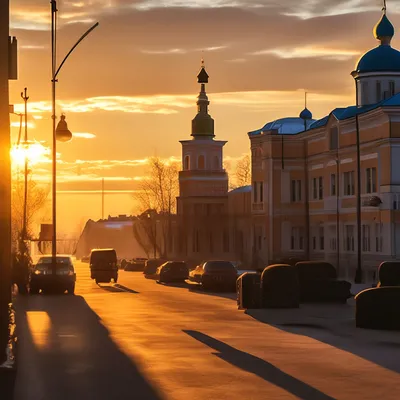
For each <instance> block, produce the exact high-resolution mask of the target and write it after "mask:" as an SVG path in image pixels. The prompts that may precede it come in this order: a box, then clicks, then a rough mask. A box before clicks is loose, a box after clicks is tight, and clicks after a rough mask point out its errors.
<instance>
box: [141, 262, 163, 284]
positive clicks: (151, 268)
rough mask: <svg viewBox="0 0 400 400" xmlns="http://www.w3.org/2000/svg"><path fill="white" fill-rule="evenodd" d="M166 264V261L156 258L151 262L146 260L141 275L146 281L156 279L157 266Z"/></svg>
mask: <svg viewBox="0 0 400 400" xmlns="http://www.w3.org/2000/svg"><path fill="white" fill-rule="evenodd" d="M165 262H167V260H163V259H161V258H156V259H152V260H147V261H146V262H145V265H144V270H143V274H144V276H145V277H146V278H147V279H153V278H156V277H157V275H156V272H157V269H158V267H159V266H161V265H162V264H164V263H165Z"/></svg>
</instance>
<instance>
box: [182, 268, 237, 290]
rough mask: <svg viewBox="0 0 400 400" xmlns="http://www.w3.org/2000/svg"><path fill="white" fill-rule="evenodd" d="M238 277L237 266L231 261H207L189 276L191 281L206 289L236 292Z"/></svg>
mask: <svg viewBox="0 0 400 400" xmlns="http://www.w3.org/2000/svg"><path fill="white" fill-rule="evenodd" d="M237 277H238V273H237V270H236V268H235V266H234V265H233V264H232V263H231V262H230V261H206V262H205V263H202V264H200V265H199V266H197V267H196V268H195V269H194V270H193V271H191V272H190V274H189V280H190V281H192V282H197V283H201V285H202V286H203V288H204V289H229V290H232V291H235V290H236V279H237Z"/></svg>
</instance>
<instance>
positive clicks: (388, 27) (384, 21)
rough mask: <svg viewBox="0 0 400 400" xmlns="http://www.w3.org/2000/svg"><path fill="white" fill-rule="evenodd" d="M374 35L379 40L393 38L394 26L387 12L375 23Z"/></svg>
mask: <svg viewBox="0 0 400 400" xmlns="http://www.w3.org/2000/svg"><path fill="white" fill-rule="evenodd" d="M374 36H375V38H376V39H378V40H382V39H384V38H390V39H391V38H392V37H393V36H394V27H393V25H392V23H391V22H390V21H389V19H388V17H387V16H386V13H384V14H383V15H382V17H381V19H380V20H379V21H378V23H377V24H376V25H375V27H374Z"/></svg>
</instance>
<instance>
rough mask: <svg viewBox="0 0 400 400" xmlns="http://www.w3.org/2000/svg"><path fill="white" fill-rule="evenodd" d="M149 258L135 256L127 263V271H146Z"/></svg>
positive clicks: (125, 268)
mask: <svg viewBox="0 0 400 400" xmlns="http://www.w3.org/2000/svg"><path fill="white" fill-rule="evenodd" d="M146 261H147V258H134V259H133V260H131V261H130V262H128V263H127V264H125V267H124V270H125V271H140V272H142V271H144V267H145V263H146Z"/></svg>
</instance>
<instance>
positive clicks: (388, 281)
mask: <svg viewBox="0 0 400 400" xmlns="http://www.w3.org/2000/svg"><path fill="white" fill-rule="evenodd" d="M381 286H400V262H399V261H384V262H383V263H381V265H379V283H378V287H381Z"/></svg>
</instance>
